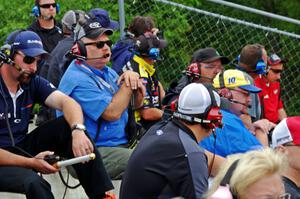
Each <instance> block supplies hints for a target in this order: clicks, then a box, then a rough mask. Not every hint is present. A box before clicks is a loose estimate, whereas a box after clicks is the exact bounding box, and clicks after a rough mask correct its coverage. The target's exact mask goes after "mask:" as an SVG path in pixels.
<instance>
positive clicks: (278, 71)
mask: <svg viewBox="0 0 300 199" xmlns="http://www.w3.org/2000/svg"><path fill="white" fill-rule="evenodd" d="M270 70H271V71H273V73H277V74H278V73H282V70H281V69H273V68H270Z"/></svg>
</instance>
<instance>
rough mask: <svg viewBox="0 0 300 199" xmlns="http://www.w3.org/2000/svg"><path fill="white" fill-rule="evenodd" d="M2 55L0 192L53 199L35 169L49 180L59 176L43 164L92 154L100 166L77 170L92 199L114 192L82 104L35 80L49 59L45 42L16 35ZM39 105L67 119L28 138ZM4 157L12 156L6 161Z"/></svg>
mask: <svg viewBox="0 0 300 199" xmlns="http://www.w3.org/2000/svg"><path fill="white" fill-rule="evenodd" d="M1 50H2V52H1V63H2V64H3V65H2V67H1V69H0V71H1V76H0V91H1V96H0V147H1V148H2V149H3V150H0V155H1V156H2V157H1V158H0V165H3V166H1V167H0V191H8V192H17V193H25V194H26V197H27V198H51V199H52V198H54V197H53V194H52V193H51V187H50V185H49V183H47V182H46V181H45V180H44V179H43V178H42V177H41V176H39V175H38V174H37V173H36V172H35V171H33V170H31V169H35V170H37V171H39V172H41V173H46V174H47V173H54V172H57V171H58V170H57V169H56V168H54V167H53V166H52V165H50V164H48V163H47V162H46V161H44V160H43V159H44V157H45V156H46V155H51V154H53V152H54V153H55V154H56V155H60V156H62V157H66V158H73V157H74V156H75V157H79V156H83V155H87V154H90V153H92V152H93V153H95V154H96V159H95V160H93V161H90V162H88V163H85V164H77V165H75V166H74V167H75V170H76V173H77V175H78V178H79V181H80V183H81V185H82V186H83V188H84V190H85V192H86V194H87V195H88V197H89V198H102V197H104V196H105V192H106V191H108V190H110V189H112V188H113V186H112V184H111V181H110V179H109V177H108V175H107V173H106V171H105V169H104V166H103V163H102V160H101V156H100V154H99V153H98V151H97V150H96V149H95V147H94V145H93V142H92V141H91V140H90V139H89V137H88V136H87V135H86V133H85V127H84V125H83V114H82V110H81V108H80V106H79V104H78V103H76V101H75V100H73V99H72V98H70V97H68V96H67V95H65V94H63V93H62V92H60V91H57V90H55V87H54V86H53V85H52V84H51V83H50V82H48V81H47V80H45V79H43V78H42V77H39V76H37V75H35V72H36V70H37V62H38V60H39V59H42V58H43V57H44V56H46V55H47V53H46V51H44V50H43V44H42V42H41V39H40V37H39V36H38V35H37V34H36V33H34V32H32V31H15V32H13V33H12V34H10V35H9V37H8V38H7V42H6V45H4V46H2V48H1ZM34 103H42V104H44V105H46V106H49V107H51V108H55V109H58V110H61V111H62V112H63V113H64V118H63V117H60V118H58V119H56V120H53V121H49V122H48V123H46V124H45V125H42V126H40V127H38V128H36V129H35V130H33V131H32V132H30V133H29V134H28V133H27V132H28V124H29V120H30V114H31V111H32V109H33V104H34ZM5 150H7V151H9V152H11V153H15V154H16V155H14V154H11V153H9V152H8V153H6V151H5ZM47 150H50V151H52V152H50V151H47ZM42 151H46V152H42ZM41 152H42V153H41ZM4 155H7V156H8V157H7V158H8V159H7V160H6V159H4V157H3V156H4ZM22 156H27V157H30V159H28V158H25V157H22ZM33 156H35V158H33ZM10 158H13V159H14V160H16V162H12V161H11V160H10ZM31 158H33V159H31Z"/></svg>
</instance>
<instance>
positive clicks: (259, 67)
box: [229, 49, 268, 74]
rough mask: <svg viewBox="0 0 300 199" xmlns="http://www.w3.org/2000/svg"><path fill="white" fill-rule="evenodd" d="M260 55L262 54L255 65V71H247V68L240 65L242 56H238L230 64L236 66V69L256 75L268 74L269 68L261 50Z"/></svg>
mask: <svg viewBox="0 0 300 199" xmlns="http://www.w3.org/2000/svg"><path fill="white" fill-rule="evenodd" d="M259 54H260V58H259V59H258V60H257V62H256V64H255V69H254V70H252V71H247V70H246V69H245V68H243V67H241V66H239V65H238V63H239V62H240V59H241V55H238V56H237V57H236V58H235V59H234V60H232V62H230V63H229V64H231V65H234V66H235V68H236V69H238V70H241V71H244V72H249V73H256V74H266V73H267V70H268V67H267V65H266V64H265V62H264V60H263V59H262V49H260V51H259Z"/></svg>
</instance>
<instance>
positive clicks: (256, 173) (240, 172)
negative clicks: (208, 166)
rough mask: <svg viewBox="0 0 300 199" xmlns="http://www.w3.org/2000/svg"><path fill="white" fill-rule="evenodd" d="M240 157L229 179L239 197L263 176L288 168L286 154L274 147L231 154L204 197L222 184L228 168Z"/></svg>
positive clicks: (208, 196) (232, 188)
mask: <svg viewBox="0 0 300 199" xmlns="http://www.w3.org/2000/svg"><path fill="white" fill-rule="evenodd" d="M238 159H239V161H238V165H237V167H236V168H235V169H234V171H233V173H232V176H231V178H230V181H229V186H230V188H231V190H234V193H235V195H236V196H238V197H241V196H243V194H244V191H245V189H246V188H247V187H249V186H250V185H252V184H253V183H255V182H256V181H258V180H260V179H261V178H263V177H265V176H268V175H273V174H279V175H281V174H282V173H283V172H284V170H285V169H286V168H287V160H286V156H284V155H283V154H281V153H276V152H274V151H273V150H272V149H264V150H259V151H251V152H248V153H245V154H239V155H232V156H229V157H228V158H227V161H226V162H225V164H224V165H223V166H222V168H221V169H220V171H219V173H218V174H217V176H216V177H215V178H214V180H213V184H212V186H211V187H210V189H209V190H208V192H207V193H206V194H205V197H204V198H207V199H209V198H210V197H211V195H212V194H213V193H214V192H215V191H216V190H217V188H218V187H219V186H220V183H221V181H222V179H223V178H224V176H225V174H226V173H227V170H228V169H229V168H230V166H231V165H232V164H233V163H234V162H235V161H236V160H238Z"/></svg>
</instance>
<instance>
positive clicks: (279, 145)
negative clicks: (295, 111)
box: [272, 116, 300, 199]
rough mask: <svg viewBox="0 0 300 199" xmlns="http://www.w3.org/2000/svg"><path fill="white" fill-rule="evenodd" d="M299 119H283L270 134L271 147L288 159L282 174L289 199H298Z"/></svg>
mask: <svg viewBox="0 0 300 199" xmlns="http://www.w3.org/2000/svg"><path fill="white" fill-rule="evenodd" d="M299 129H300V117H299V116H294V117H287V118H285V119H283V120H282V121H281V122H280V123H279V124H278V125H277V126H276V127H275V129H274V131H273V133H272V147H273V148H275V150H276V151H278V152H280V153H282V154H284V155H286V156H287V158H288V168H287V170H286V172H285V173H284V174H283V182H284V186H285V191H286V192H287V193H290V194H291V198H290V199H297V198H300V159H299V156H300V131H299Z"/></svg>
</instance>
